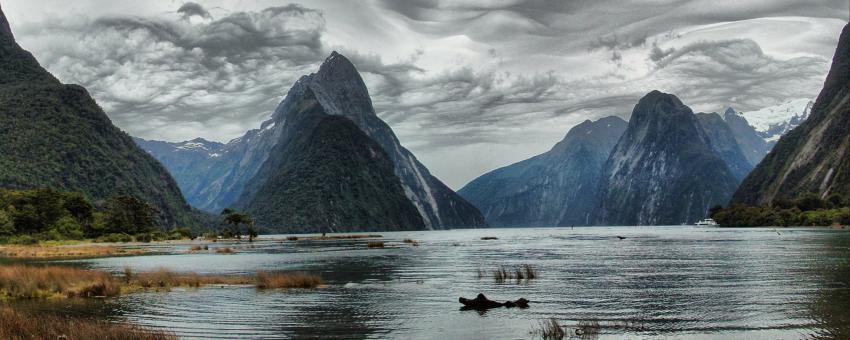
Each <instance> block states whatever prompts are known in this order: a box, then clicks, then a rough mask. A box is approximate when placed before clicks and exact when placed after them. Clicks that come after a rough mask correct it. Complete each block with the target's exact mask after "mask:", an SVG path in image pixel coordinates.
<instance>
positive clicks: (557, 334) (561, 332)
mask: <svg viewBox="0 0 850 340" xmlns="http://www.w3.org/2000/svg"><path fill="white" fill-rule="evenodd" d="M531 333H532V334H535V335H538V336H540V338H541V339H543V340H561V339H564V338H565V337H567V331H566V330H565V329H564V327H563V326H561V324H560V323H558V320H556V319H555V318H551V319H549V320H545V321H541V322H540V323H539V324H538V325H537V328H536V329H534V330H533V331H532V332H531Z"/></svg>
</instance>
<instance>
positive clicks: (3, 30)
mask: <svg viewBox="0 0 850 340" xmlns="http://www.w3.org/2000/svg"><path fill="white" fill-rule="evenodd" d="M0 35H3V36H8V37H11V38H12V39H13V40H14V39H15V36H14V35H12V29H11V28H10V27H9V20H6V15H5V14H3V8H2V7H0Z"/></svg>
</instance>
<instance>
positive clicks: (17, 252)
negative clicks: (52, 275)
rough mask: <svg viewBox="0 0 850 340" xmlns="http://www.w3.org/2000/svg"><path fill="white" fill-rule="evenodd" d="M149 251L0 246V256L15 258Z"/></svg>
mask: <svg viewBox="0 0 850 340" xmlns="http://www.w3.org/2000/svg"><path fill="white" fill-rule="evenodd" d="M147 252H148V251H147V250H145V249H131V248H124V247H116V246H97V245H60V246H44V245H32V246H23V245H9V246H0V256H2V257H15V258H62V257H100V256H125V255H141V254H145V253H147Z"/></svg>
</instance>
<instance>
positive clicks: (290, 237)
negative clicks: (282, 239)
mask: <svg viewBox="0 0 850 340" xmlns="http://www.w3.org/2000/svg"><path fill="white" fill-rule="evenodd" d="M286 240H287V241H298V236H287V237H286Z"/></svg>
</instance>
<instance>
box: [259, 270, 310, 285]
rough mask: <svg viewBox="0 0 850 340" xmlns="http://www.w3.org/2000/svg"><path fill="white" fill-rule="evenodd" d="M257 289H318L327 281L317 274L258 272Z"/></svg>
mask: <svg viewBox="0 0 850 340" xmlns="http://www.w3.org/2000/svg"><path fill="white" fill-rule="evenodd" d="M256 284H257V288H260V289H273V288H316V287H318V286H321V285H324V284H325V280H323V279H322V278H321V277H319V276H318V275H315V274H310V273H305V272H266V271H262V270H260V271H257V283H256Z"/></svg>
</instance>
